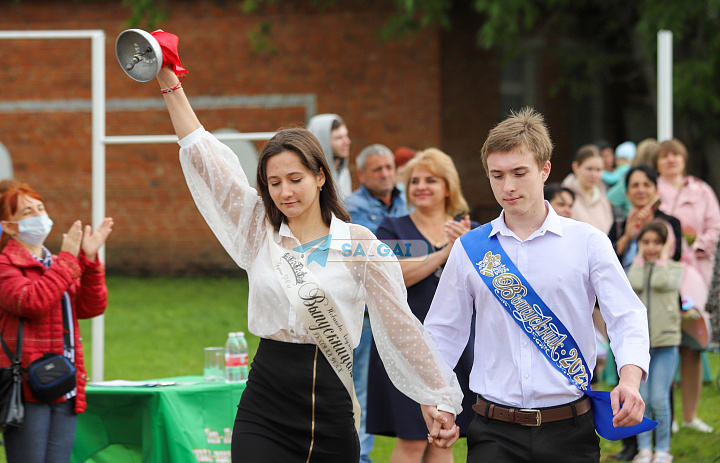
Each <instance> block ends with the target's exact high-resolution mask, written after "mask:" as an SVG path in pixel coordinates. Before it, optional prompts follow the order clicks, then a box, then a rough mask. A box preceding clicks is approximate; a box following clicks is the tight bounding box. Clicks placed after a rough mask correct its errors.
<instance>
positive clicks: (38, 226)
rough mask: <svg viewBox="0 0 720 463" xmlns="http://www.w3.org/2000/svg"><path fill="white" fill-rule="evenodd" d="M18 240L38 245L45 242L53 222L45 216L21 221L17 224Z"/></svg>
mask: <svg viewBox="0 0 720 463" xmlns="http://www.w3.org/2000/svg"><path fill="white" fill-rule="evenodd" d="M17 224H18V234H17V236H18V238H20V239H21V240H23V241H25V242H26V243H28V244H32V245H35V246H37V245H40V244H43V243H44V242H45V238H47V236H48V235H49V234H50V230H52V226H53V221H52V220H50V217H48V216H47V215H39V216H37V217H31V218H29V219H23V220H20V221H18V222H17Z"/></svg>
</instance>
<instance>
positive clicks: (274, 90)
mask: <svg viewBox="0 0 720 463" xmlns="http://www.w3.org/2000/svg"><path fill="white" fill-rule="evenodd" d="M238 3H239V2H227V6H225V7H220V6H216V5H217V4H216V3H215V2H172V4H171V5H172V13H171V15H170V18H169V19H168V20H167V21H166V22H165V23H163V24H162V25H161V27H162V28H163V29H164V30H166V31H169V32H174V33H178V35H180V37H181V40H180V53H181V54H180V56H181V58H182V62H183V65H184V66H185V67H186V68H188V69H189V70H190V74H189V76H188V78H187V80H186V81H185V83H184V87H185V88H186V93H187V94H188V95H189V96H190V97H191V98H192V97H201V96H207V97H223V96H226V97H229V98H232V97H241V96H250V97H252V96H256V97H258V96H259V97H263V96H267V95H276V96H277V95H279V96H282V95H310V96H314V98H315V100H314V101H315V102H316V105H315V106H316V107H315V108H308V107H307V106H295V107H292V106H287V107H279V108H272V107H257V108H228V109H217V108H209V109H201V110H198V111H197V112H198V116H199V118H200V120H201V122H203V124H204V125H205V127H206V128H208V129H209V130H215V129H220V128H233V129H235V130H238V131H241V132H255V131H263V132H264V131H273V130H276V129H277V128H279V127H282V126H287V125H292V124H304V123H305V122H306V116H307V115H308V111H310V113H312V112H314V113H322V112H336V113H338V114H341V115H342V116H343V117H344V118H345V120H346V122H347V124H348V126H349V129H350V135H351V138H352V140H353V146H352V154H353V156H354V155H356V154H357V153H358V152H359V150H360V149H361V148H362V147H363V146H365V145H366V144H370V143H377V142H381V143H385V144H387V145H388V146H390V147H393V148H394V147H396V146H399V144H401V143H408V140H413V142H414V143H413V144H415V145H416V146H430V145H439V144H440V141H441V140H440V134H441V127H440V94H439V86H440V84H439V79H440V69H439V61H438V53H439V40H438V34H437V32H436V31H434V30H431V31H427V32H425V33H422V34H420V35H419V36H417V37H414V38H412V39H407V40H403V41H399V42H391V43H386V42H383V41H382V40H381V39H379V38H378V30H379V29H380V27H381V26H382V25H383V24H384V21H385V20H386V19H387V15H388V13H387V11H383V10H382V9H380V10H374V9H368V8H365V7H363V6H362V4H361V2H358V3H357V4H355V5H353V6H352V8H350V9H347V8H345V9H343V10H342V11H341V10H340V9H335V10H333V9H330V10H326V11H324V12H322V13H320V12H317V11H313V10H309V9H304V8H300V7H297V6H293V5H290V6H289V7H286V8H285V9H281V8H275V9H274V10H273V11H271V12H269V13H265V14H263V15H247V14H243V13H242V12H241V11H239V5H238ZM70 12H72V14H71V13H70ZM128 16H129V12H128V11H127V10H126V9H125V8H122V7H121V6H120V2H119V1H115V2H87V3H86V2H73V1H64V0H63V1H55V2H38V1H29V0H23V1H21V2H19V3H9V4H7V3H6V4H4V5H3V15H2V17H1V18H0V30H24V29H33V30H56V29H102V30H104V31H105V33H106V35H107V39H106V47H105V49H106V76H107V77H106V79H107V84H106V85H107V99H108V112H107V124H106V126H107V128H106V133H107V135H140V134H169V133H172V127H171V125H170V121H169V118H168V116H167V112H166V110H165V109H164V108H162V107H159V108H158V109H146V110H142V111H137V110H134V109H132V108H131V109H123V108H122V106H123V104H124V102H127V100H132V99H141V100H157V101H158V102H160V101H161V100H160V94H159V92H158V86H157V84H156V83H155V82H151V83H148V84H140V83H137V82H134V81H132V80H131V79H129V78H128V77H127V76H125V74H124V73H123V72H122V70H121V69H120V67H119V65H118V63H117V60H116V58H115V52H114V42H115V38H116V37H117V35H118V34H119V33H120V32H121V31H122V30H124V29H126V28H127V26H126V25H125V24H124V22H123V21H124V19H125V18H127V17H128ZM265 20H269V21H270V22H271V23H272V36H273V39H274V44H275V46H276V47H277V53H276V54H275V55H269V54H254V53H253V52H252V47H251V44H250V42H249V39H248V36H247V34H246V32H247V31H249V30H250V29H252V28H254V27H257V25H258V24H259V23H260V22H261V21H265ZM0 59H2V62H3V66H0V82H3V84H2V86H0V103H2V104H4V105H5V106H3V107H2V110H1V111H0V142H2V143H3V144H4V145H5V147H6V148H7V149H8V151H9V152H10V154H11V156H12V159H13V165H14V170H15V176H16V177H17V178H19V179H21V180H24V181H27V182H29V183H30V184H32V185H33V186H35V187H36V188H37V189H38V190H39V191H40V192H41V194H42V195H43V196H44V199H45V202H46V203H47V206H48V209H49V211H50V214H51V216H52V217H53V219H54V220H55V223H56V225H55V229H54V231H53V233H52V234H51V237H50V239H49V241H48V244H49V246H50V247H51V249H53V250H57V249H58V248H59V244H60V239H61V233H62V231H63V230H64V229H66V228H67V227H69V225H70V224H71V223H72V221H73V220H75V219H77V218H79V219H81V220H83V221H84V222H88V221H89V220H90V215H91V209H90V207H91V177H90V173H91V147H90V143H91V138H90V136H91V127H90V124H91V119H90V112H89V109H88V108H89V106H87V107H86V108H85V109H84V110H77V111H68V110H67V107H63V110H62V111H49V112H42V111H37V110H32V111H28V110H24V109H19V108H18V107H19V106H20V104H21V103H26V102H27V101H28V100H41V101H42V102H45V103H47V102H50V101H55V102H57V101H58V100H66V101H71V102H72V101H76V100H85V101H86V102H89V99H90V77H91V76H90V40H2V41H0ZM13 104H15V105H16V106H18V107H14V106H13ZM88 104H89V103H88ZM8 105H10V106H8ZM60 106H63V103H62V102H61V104H60ZM67 106H68V107H69V104H68V105H67ZM177 151H178V149H177V146H176V145H174V144H173V145H132V146H116V145H113V146H108V147H107V183H106V185H107V186H106V188H107V202H106V204H107V206H106V210H107V214H108V215H110V216H112V217H113V218H114V219H115V224H116V225H115V232H114V234H113V236H112V237H111V240H110V241H109V243H108V246H107V262H108V269H109V271H116V272H134V273H137V272H163V273H166V272H170V273H174V272H193V271H211V270H213V271H225V270H232V269H235V265H234V264H233V263H232V261H231V260H230V259H229V258H228V257H227V256H226V254H225V252H224V251H223V250H222V248H221V247H220V245H219V244H218V243H217V241H216V240H215V238H214V237H213V235H212V233H211V232H210V230H209V228H208V227H207V225H206V224H205V222H204V221H203V219H202V217H201V216H200V214H199V213H198V212H197V210H196V209H195V206H194V203H193V201H192V199H191V197H190V195H189V193H188V191H187V187H186V186H185V182H184V179H183V177H182V174H181V172H180V168H179V164H178V162H177Z"/></svg>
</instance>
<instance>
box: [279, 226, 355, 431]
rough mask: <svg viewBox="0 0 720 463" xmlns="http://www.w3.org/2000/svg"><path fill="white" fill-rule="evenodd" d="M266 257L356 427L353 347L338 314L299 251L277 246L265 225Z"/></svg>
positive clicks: (343, 322)
mask: <svg viewBox="0 0 720 463" xmlns="http://www.w3.org/2000/svg"><path fill="white" fill-rule="evenodd" d="M266 229H267V239H268V245H269V247H270V258H271V259H272V267H273V269H274V270H275V275H276V276H277V277H278V280H279V281H280V286H282V287H283V290H284V291H285V294H286V295H287V297H288V299H290V303H291V304H292V306H293V309H295V313H296V314H297V316H298V317H299V318H300V320H301V321H302V323H303V325H305V328H306V329H307V330H308V333H310V336H312V338H313V339H314V341H315V344H316V345H317V346H318V348H319V349H320V351H322V353H323V355H324V356H325V358H326V359H327V361H328V362H329V363H330V366H331V367H332V368H333V370H335V373H337V375H338V378H340V381H342V383H343V385H344V386H345V389H347V391H348V394H350V398H351V399H352V405H353V415H354V418H355V430H356V431H357V430H359V428H360V404H359V403H358V401H357V397H356V396H355V386H354V385H353V347H352V343H351V341H350V333H349V332H348V329H347V324H346V323H345V320H343V317H342V314H341V313H340V312H339V311H338V310H337V309H336V308H335V306H334V305H333V302H332V300H331V299H330V296H329V295H328V294H327V293H326V292H325V291H324V290H323V288H322V286H321V285H320V282H319V281H318V279H317V278H316V277H315V275H314V274H313V273H312V272H311V271H310V269H309V268H308V266H307V265H305V263H304V262H303V261H302V257H301V255H300V253H298V252H296V251H291V250H289V249H285V248H283V247H281V246H280V245H279V244H277V243H276V242H275V239H274V237H273V226H272V225H271V224H270V223H267V224H266Z"/></svg>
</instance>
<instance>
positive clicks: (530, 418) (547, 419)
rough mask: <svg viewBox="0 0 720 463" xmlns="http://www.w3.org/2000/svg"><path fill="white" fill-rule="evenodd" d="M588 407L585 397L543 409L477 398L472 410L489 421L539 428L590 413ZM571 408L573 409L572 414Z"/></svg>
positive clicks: (588, 402)
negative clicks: (570, 402)
mask: <svg viewBox="0 0 720 463" xmlns="http://www.w3.org/2000/svg"><path fill="white" fill-rule="evenodd" d="M590 406H591V402H590V398H589V397H587V396H585V397H584V398H583V399H582V400H580V401H578V402H574V403H572V404H567V405H560V406H558V407H550V408H543V409H534V408H514V407H508V406H505V405H500V404H496V403H492V402H486V401H485V400H483V399H481V398H480V396H478V399H477V403H476V404H475V405H473V407H472V408H473V410H475V413H477V414H478V415H480V416H486V414H487V417H488V418H490V419H491V420H498V421H505V422H507V423H512V424H520V425H522V426H540V425H541V424H543V423H551V422H553V421H560V420H567V419H570V418H574V417H576V416H580V415H583V414H585V413H587V412H588V411H590ZM573 408H574V409H575V412H574V413H573Z"/></svg>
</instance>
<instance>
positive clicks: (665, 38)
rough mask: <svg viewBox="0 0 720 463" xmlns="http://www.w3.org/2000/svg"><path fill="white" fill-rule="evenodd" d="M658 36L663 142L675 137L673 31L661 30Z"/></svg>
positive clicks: (659, 132) (660, 137) (659, 130)
mask: <svg viewBox="0 0 720 463" xmlns="http://www.w3.org/2000/svg"><path fill="white" fill-rule="evenodd" d="M657 37H658V66H657V76H658V77H657V79H658V86H657V111H658V116H657V117H658V119H657V121H658V122H657V124H658V125H657V139H658V141H659V142H663V141H665V140H670V139H671V138H672V137H673V95H672V91H673V83H672V65H673V63H672V62H673V50H672V32H670V31H660V32H658V34H657Z"/></svg>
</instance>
